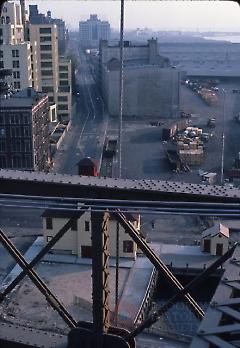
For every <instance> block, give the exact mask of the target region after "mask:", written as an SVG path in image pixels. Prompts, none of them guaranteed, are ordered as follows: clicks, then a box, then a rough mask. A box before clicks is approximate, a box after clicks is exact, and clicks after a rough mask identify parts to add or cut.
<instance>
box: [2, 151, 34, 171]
mask: <svg viewBox="0 0 240 348" xmlns="http://www.w3.org/2000/svg"><path fill="white" fill-rule="evenodd" d="M0 168H10V169H32V155H30V154H23V155H13V156H11V158H7V156H6V155H1V154H0Z"/></svg>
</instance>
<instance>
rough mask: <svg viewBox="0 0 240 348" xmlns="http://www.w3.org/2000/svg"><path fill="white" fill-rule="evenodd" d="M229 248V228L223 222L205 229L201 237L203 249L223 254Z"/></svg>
mask: <svg viewBox="0 0 240 348" xmlns="http://www.w3.org/2000/svg"><path fill="white" fill-rule="evenodd" d="M228 248H229V229H228V227H226V226H224V225H223V224H221V223H218V224H215V225H214V226H213V227H210V228H208V229H207V230H205V231H203V233H202V239H201V249H202V251H205V252H208V253H210V254H211V255H223V254H224V253H225V252H226V251H227V250H228Z"/></svg>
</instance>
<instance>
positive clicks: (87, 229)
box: [85, 221, 90, 231]
mask: <svg viewBox="0 0 240 348" xmlns="http://www.w3.org/2000/svg"><path fill="white" fill-rule="evenodd" d="M85 231H90V222H89V221H85Z"/></svg>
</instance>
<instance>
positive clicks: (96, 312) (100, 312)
mask: <svg viewBox="0 0 240 348" xmlns="http://www.w3.org/2000/svg"><path fill="white" fill-rule="evenodd" d="M108 220H109V214H108V213H107V212H103V213H96V212H94V213H93V212H92V213H91V226H92V295H93V332H94V342H95V347H96V348H103V334H104V333H105V334H106V333H107V332H108V329H109V325H110V323H109V284H108V282H109V266H108V260H109V231H108Z"/></svg>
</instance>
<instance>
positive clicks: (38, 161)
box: [0, 87, 49, 171]
mask: <svg viewBox="0 0 240 348" xmlns="http://www.w3.org/2000/svg"><path fill="white" fill-rule="evenodd" d="M0 102H1V108H0V168H9V169H22V170H39V171H46V170H47V169H48V155H49V131H48V123H49V119H48V113H49V110H48V109H49V106H48V97H47V95H46V94H42V93H38V92H35V91H34V90H33V89H32V88H31V87H30V88H26V89H25V90H22V91H20V92H18V93H16V94H13V95H12V96H11V97H10V98H7V99H1V101H0Z"/></svg>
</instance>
